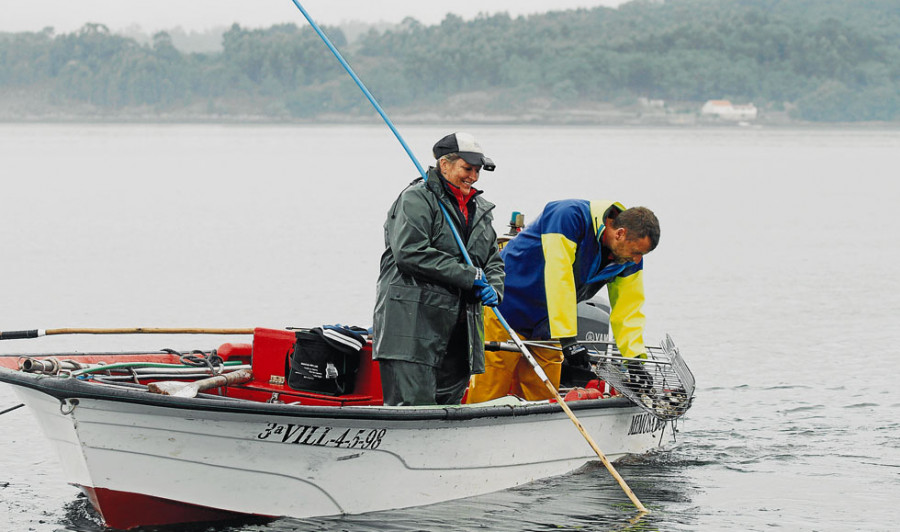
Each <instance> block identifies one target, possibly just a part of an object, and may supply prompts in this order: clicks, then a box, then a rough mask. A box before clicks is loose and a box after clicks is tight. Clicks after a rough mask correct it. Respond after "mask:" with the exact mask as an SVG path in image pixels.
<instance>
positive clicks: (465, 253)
mask: <svg viewBox="0 0 900 532" xmlns="http://www.w3.org/2000/svg"><path fill="white" fill-rule="evenodd" d="M291 1H292V2H294V5H295V6H297V9H299V10H300V12H301V13H303V16H304V17H305V18H306V20H307V22H309V25H310V26H312V29H314V30H315V31H316V33H318V34H319V37H321V38H322V41H323V42H324V43H325V45H326V46H328V49H329V50H331V53H333V54H334V56H335V57H336V58H337V60H338V62H340V64H341V66H343V67H344V70H346V71H347V73H348V74H350V77H351V78H353V81H354V82H356V86H357V87H359V90H361V91H362V92H363V94H365V95H366V98H368V99H369V102H370V103H371V104H372V106H373V107H375V110H376V111H378V114H380V115H381V118H382V119H384V123H385V124H387V126H388V127H389V128H390V129H391V131H392V132H393V133H394V136H395V137H397V140H398V141H400V145H401V146H403V149H404V150H406V154H407V155H409V158H410V159H412V162H413V164H414V165H416V169H417V170H418V171H419V174H420V175H421V176H422V179H424V180H425V181H428V175H427V174H426V173H425V169H424V168H423V167H422V165H421V164H420V163H419V160H418V159H416V156H415V155H413V152H412V150H411V149H409V145H408V144H407V143H406V141H405V140H403V135H401V134H400V132H399V131H397V128H396V127H394V123H393V122H391V119H390V118H388V115H387V113H385V112H384V109H382V108H381V105H379V104H378V100H376V99H375V97H374V96H372V93H371V92H369V89H367V88H366V85H365V84H364V83H363V82H362V80H361V79H359V76H357V75H356V72H354V71H353V68H352V67H351V66H350V63H348V62H347V60H346V59H344V56H342V55H341V52H339V51H338V49H337V47H335V46H334V44H332V43H331V39H329V38H328V36H327V35H325V32H324V31H322V28H320V27H319V25H318V24H316V22H315V21H314V20H313V18H312V17H311V16H310V15H309V13H308V12H307V11H306V9H305V8H304V7H303V6H302V5H300V2H298V1H297V0H291ZM441 211H442V212H443V213H444V218H446V219H447V223H448V224H449V225H450V231H451V232H452V233H453V238H454V240H456V244H457V245H458V246H459V250H460V251H461V252H462V255H463V258H464V259H465V260H466V264H468V265H469V266H472V265H473V264H472V258H471V257H470V256H469V252H468V250H466V245H465V244H464V243H463V241H462V237H460V236H459V231H457V230H456V225H455V224H454V223H453V219H452V218H450V213H449V212H447V209H446V208H445V207H444V205H443V204H441Z"/></svg>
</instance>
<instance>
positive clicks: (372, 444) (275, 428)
mask: <svg viewBox="0 0 900 532" xmlns="http://www.w3.org/2000/svg"><path fill="white" fill-rule="evenodd" d="M386 433H387V429H344V430H341V429H335V428H334V427H317V426H315V425H294V424H292V423H267V424H266V428H265V429H264V430H263V431H262V432H260V433H259V434H257V435H256V438H257V439H258V440H272V441H276V442H278V443H290V444H297V445H317V446H319V447H342V448H344V449H377V448H378V447H379V446H380V445H381V441H382V439H384V435H385V434H386Z"/></svg>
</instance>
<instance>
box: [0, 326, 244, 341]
mask: <svg viewBox="0 0 900 532" xmlns="http://www.w3.org/2000/svg"><path fill="white" fill-rule="evenodd" d="M53 334H253V329H206V328H190V327H183V328H152V327H132V328H126V329H31V330H28V331H0V340H21V339H24V338H38V337H39V336H50V335H53Z"/></svg>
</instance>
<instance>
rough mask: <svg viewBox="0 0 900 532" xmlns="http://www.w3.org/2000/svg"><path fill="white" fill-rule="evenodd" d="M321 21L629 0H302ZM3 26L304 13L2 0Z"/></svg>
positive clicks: (246, 21) (228, 2) (162, 2)
mask: <svg viewBox="0 0 900 532" xmlns="http://www.w3.org/2000/svg"><path fill="white" fill-rule="evenodd" d="M299 1H300V4H301V5H302V6H303V7H304V8H305V9H306V10H307V11H308V12H309V14H310V15H311V16H312V17H313V19H314V20H315V21H316V22H318V23H320V24H332V25H335V24H339V23H341V22H346V21H361V22H372V23H375V22H381V21H384V22H400V21H401V20H403V18H404V17H407V16H412V17H414V18H416V19H418V20H419V21H420V22H422V23H425V24H434V23H437V22H440V21H441V20H442V19H443V18H444V15H445V14H446V13H447V12H452V13H455V14H457V15H460V16H462V17H463V18H465V19H471V18H473V17H475V16H476V15H477V14H478V13H481V12H487V13H496V12H502V11H505V12H508V13H509V14H510V15H511V16H518V15H528V14H532V13H540V12H545V11H550V10H563V9H574V8H578V7H596V6H607V7H614V6H617V5H619V4H621V3H624V1H625V0H455V1H453V2H441V1H435V0H299ZM0 13H2V15H0V31H7V32H19V31H39V30H41V29H42V28H44V27H46V26H53V27H54V28H55V29H56V32H57V33H68V32H71V31H73V30H76V29H78V28H80V27H81V26H83V25H84V24H85V23H87V22H97V23H101V24H106V25H107V26H108V27H109V28H110V30H112V31H117V30H121V29H124V28H127V27H129V26H132V25H139V26H140V27H141V29H142V30H144V31H147V32H150V31H157V30H165V29H173V28H176V27H179V26H180V27H181V28H183V29H184V30H186V31H191V30H196V31H202V30H205V29H209V28H214V27H217V26H230V25H231V24H232V23H233V22H237V23H239V24H240V25H241V26H244V27H268V26H271V25H272V24H280V23H286V22H293V23H295V24H298V25H300V24H301V23H303V22H304V19H303V15H302V14H301V13H300V11H299V10H297V8H296V7H295V6H294V3H293V2H292V1H291V0H0Z"/></svg>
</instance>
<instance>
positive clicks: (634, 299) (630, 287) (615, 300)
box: [606, 270, 647, 358]
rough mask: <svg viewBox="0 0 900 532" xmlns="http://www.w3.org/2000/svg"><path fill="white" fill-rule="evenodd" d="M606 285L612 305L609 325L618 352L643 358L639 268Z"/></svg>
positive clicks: (642, 303) (641, 296)
mask: <svg viewBox="0 0 900 532" xmlns="http://www.w3.org/2000/svg"><path fill="white" fill-rule="evenodd" d="M606 286H607V290H608V291H609V303H610V306H611V307H612V312H610V314H609V326H610V328H611V329H612V333H613V336H614V337H615V339H616V344H617V345H618V346H619V352H620V353H622V356H626V357H642V358H646V357H647V348H646V347H644V323H645V322H646V321H647V320H646V318H645V317H644V313H643V312H642V311H641V307H643V306H644V272H643V270H640V271H638V272H636V273H633V274H631V275H629V276H627V277H616V278H615V279H614V280H613V281H612V282H610V283H609V284H608V285H606Z"/></svg>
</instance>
